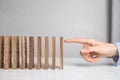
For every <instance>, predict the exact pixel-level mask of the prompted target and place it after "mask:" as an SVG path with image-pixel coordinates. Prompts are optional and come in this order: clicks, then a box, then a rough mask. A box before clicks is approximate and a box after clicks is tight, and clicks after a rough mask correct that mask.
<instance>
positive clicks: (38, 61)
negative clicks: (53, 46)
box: [37, 36, 42, 69]
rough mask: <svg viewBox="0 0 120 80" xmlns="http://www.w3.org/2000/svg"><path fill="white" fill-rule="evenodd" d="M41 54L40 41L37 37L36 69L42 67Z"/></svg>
mask: <svg viewBox="0 0 120 80" xmlns="http://www.w3.org/2000/svg"><path fill="white" fill-rule="evenodd" d="M41 52H42V39H41V37H40V36H39V37H37V69H40V68H41V67H42V65H41Z"/></svg>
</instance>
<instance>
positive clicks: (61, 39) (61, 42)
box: [60, 37, 63, 69]
mask: <svg viewBox="0 0 120 80" xmlns="http://www.w3.org/2000/svg"><path fill="white" fill-rule="evenodd" d="M60 69H63V37H60Z"/></svg>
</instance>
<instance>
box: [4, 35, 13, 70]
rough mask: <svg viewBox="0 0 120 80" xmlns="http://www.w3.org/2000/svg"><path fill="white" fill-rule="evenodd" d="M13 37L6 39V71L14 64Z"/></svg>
mask: <svg viewBox="0 0 120 80" xmlns="http://www.w3.org/2000/svg"><path fill="white" fill-rule="evenodd" d="M11 43H12V40H11V36H6V37H5V69H9V68H10V67H11V64H12V54H11V52H12V51H11V49H12V47H11Z"/></svg>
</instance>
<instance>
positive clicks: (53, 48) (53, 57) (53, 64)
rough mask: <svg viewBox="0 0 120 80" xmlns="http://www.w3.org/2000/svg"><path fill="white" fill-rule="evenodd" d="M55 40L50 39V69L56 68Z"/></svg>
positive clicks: (53, 38)
mask: <svg viewBox="0 0 120 80" xmlns="http://www.w3.org/2000/svg"><path fill="white" fill-rule="evenodd" d="M55 58H56V38H55V37H52V69H55V66H56V59H55Z"/></svg>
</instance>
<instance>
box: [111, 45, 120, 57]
mask: <svg viewBox="0 0 120 80" xmlns="http://www.w3.org/2000/svg"><path fill="white" fill-rule="evenodd" d="M111 47H112V50H113V53H112V54H113V56H116V55H118V49H117V47H116V45H115V44H111Z"/></svg>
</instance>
